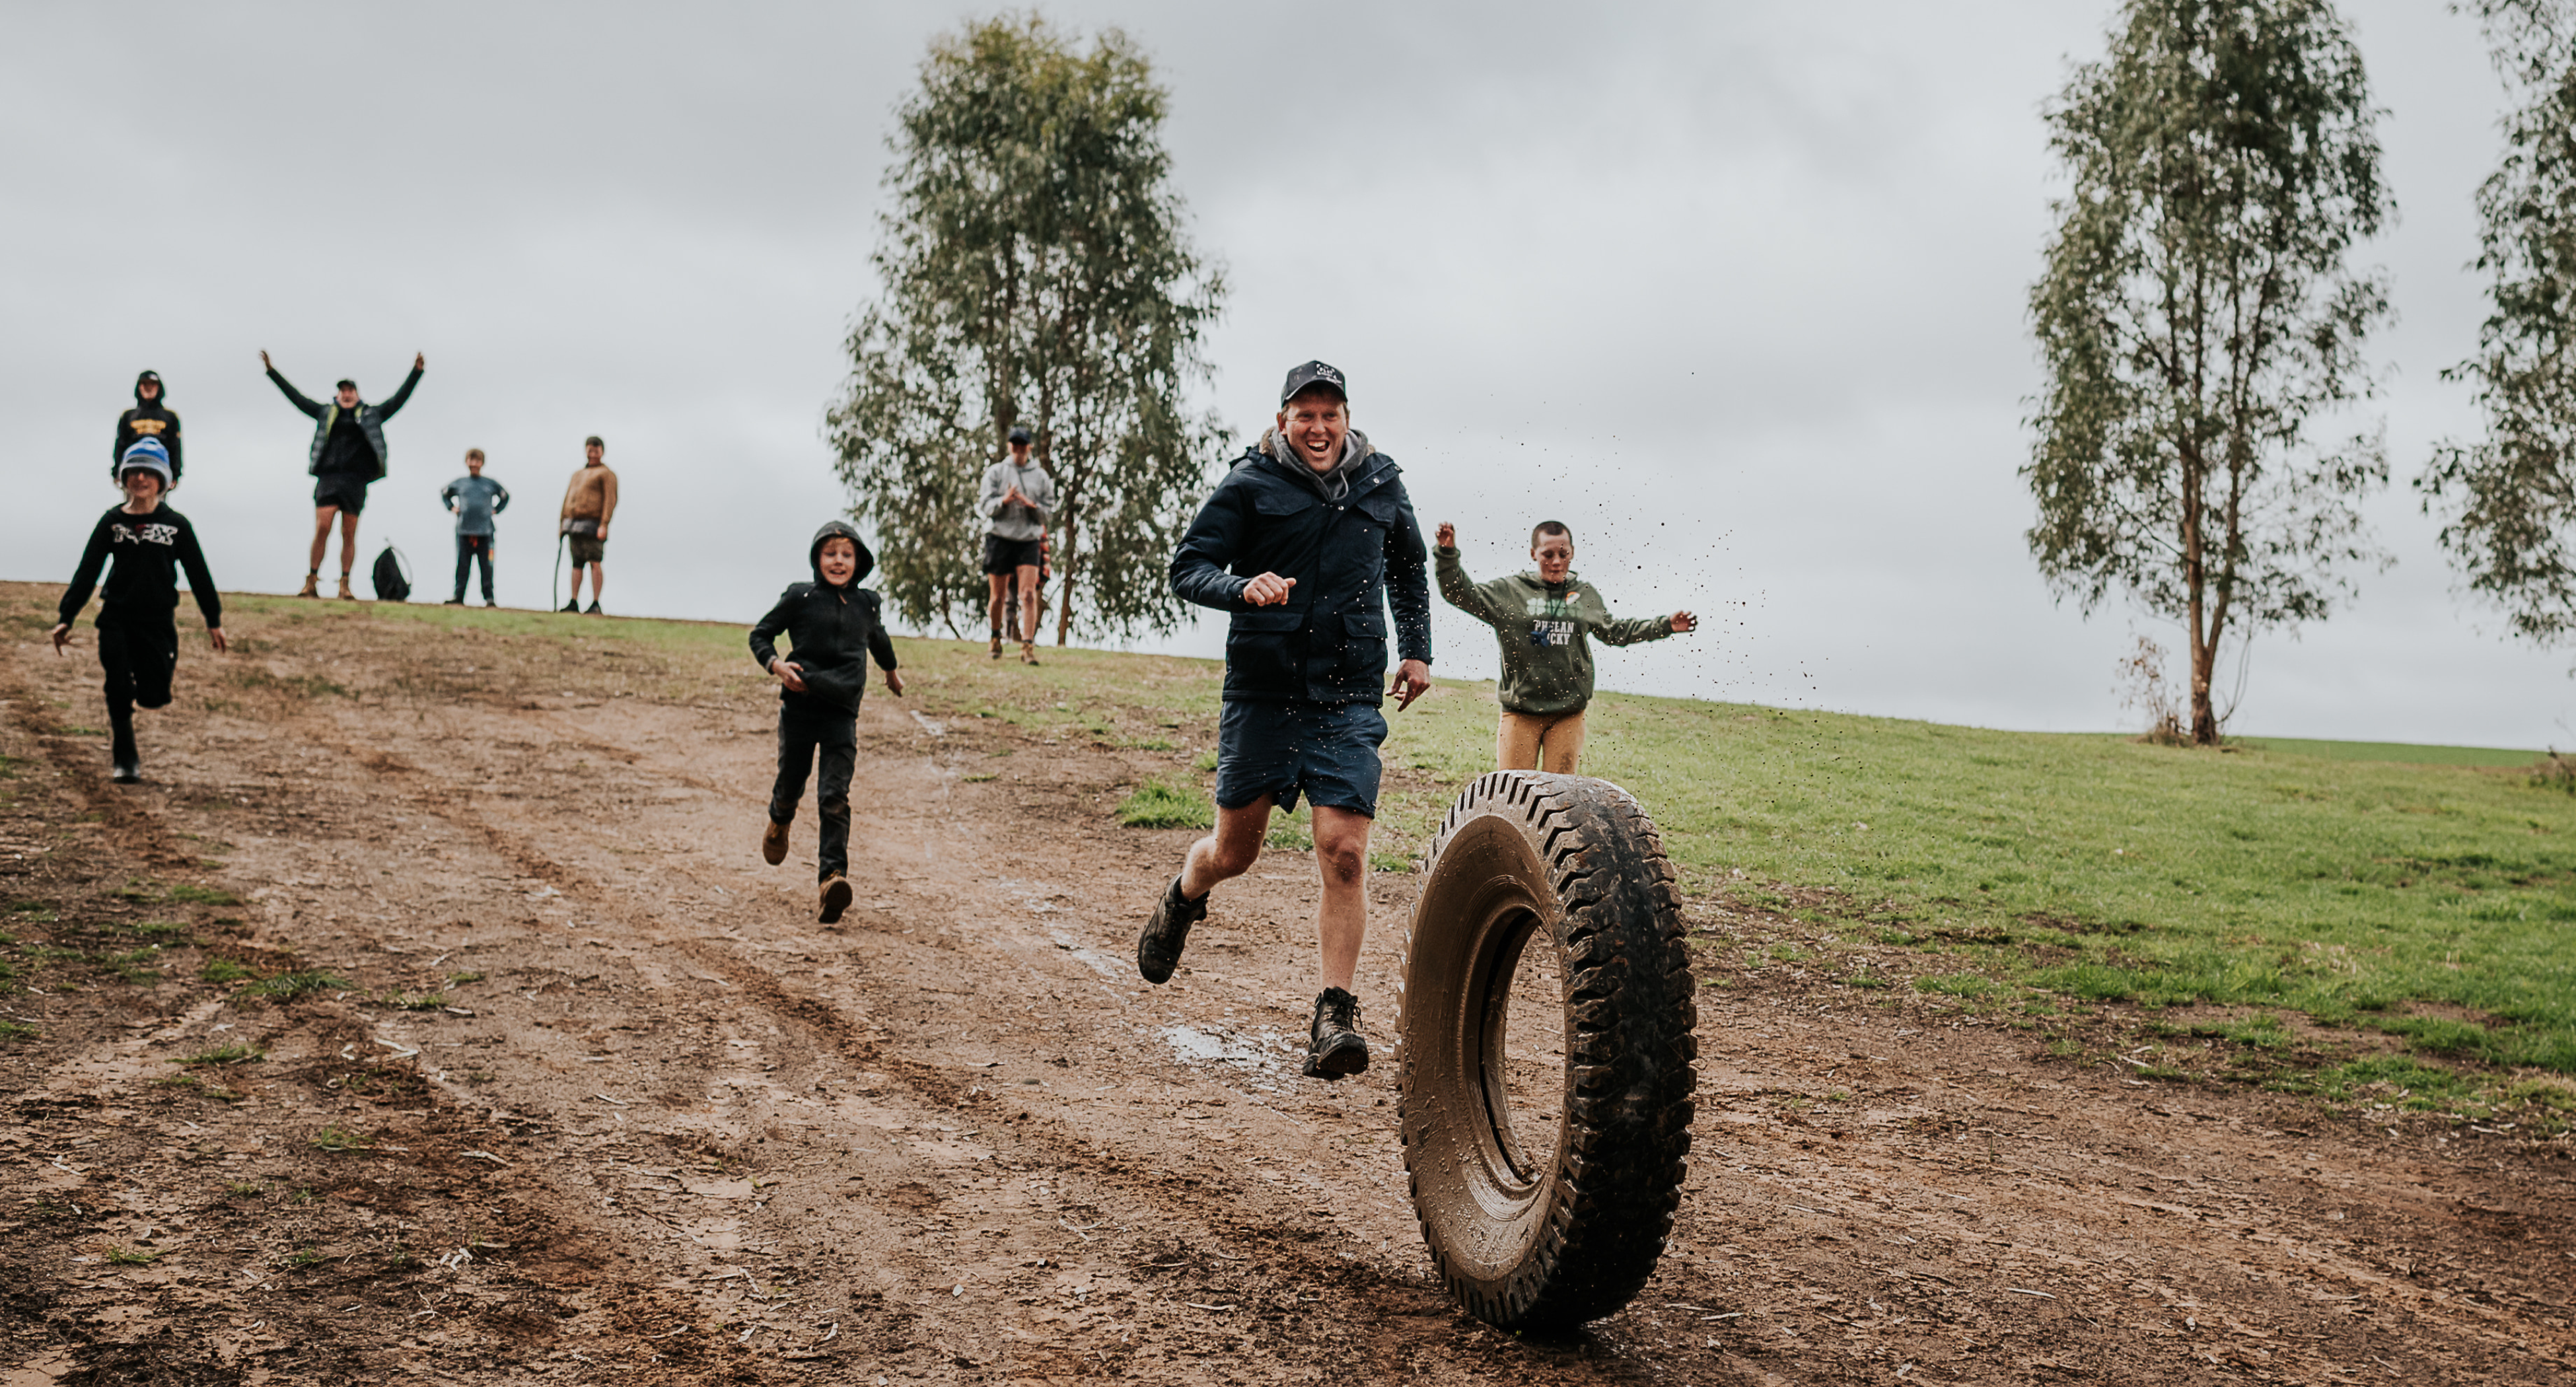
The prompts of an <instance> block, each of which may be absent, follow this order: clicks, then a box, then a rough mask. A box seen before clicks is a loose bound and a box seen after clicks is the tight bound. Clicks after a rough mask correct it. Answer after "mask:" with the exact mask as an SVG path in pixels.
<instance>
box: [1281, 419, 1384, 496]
mask: <svg viewBox="0 0 2576 1387" xmlns="http://www.w3.org/2000/svg"><path fill="white" fill-rule="evenodd" d="M1261 450H1262V451H1263V452H1265V453H1268V454H1269V455H1271V456H1272V457H1274V458H1277V459H1279V460H1280V461H1281V462H1283V463H1285V464H1287V466H1288V468H1289V470H1291V471H1293V472H1295V473H1296V474H1297V475H1298V476H1300V477H1302V478H1304V479H1305V481H1306V485H1308V486H1311V487H1313V488H1315V490H1316V492H1317V494H1319V495H1321V496H1322V497H1323V498H1324V499H1325V500H1327V501H1338V500H1340V499H1342V498H1343V497H1345V496H1348V495H1350V494H1351V474H1352V473H1353V472H1356V471H1358V470H1359V466H1360V464H1361V463H1362V462H1365V461H1367V460H1368V455H1369V452H1370V448H1369V441H1368V435H1367V434H1364V433H1362V432H1360V431H1359V430H1357V429H1353V430H1351V431H1350V432H1349V433H1347V434H1345V435H1343V437H1342V460H1341V461H1339V462H1337V463H1334V464H1333V466H1332V470H1330V471H1328V472H1317V471H1316V470H1315V469H1314V468H1312V467H1309V466H1307V465H1306V459H1305V458H1303V457H1301V456H1299V455H1298V452H1297V450H1296V449H1294V448H1292V447H1289V446H1288V440H1287V439H1285V438H1282V437H1280V436H1279V430H1277V429H1276V428H1268V429H1263V430H1262V431H1261Z"/></svg>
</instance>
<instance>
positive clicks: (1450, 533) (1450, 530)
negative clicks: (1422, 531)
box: [1435, 520, 1458, 549]
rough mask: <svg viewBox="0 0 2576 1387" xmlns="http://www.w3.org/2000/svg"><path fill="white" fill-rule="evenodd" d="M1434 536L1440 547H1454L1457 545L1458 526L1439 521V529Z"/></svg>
mask: <svg viewBox="0 0 2576 1387" xmlns="http://www.w3.org/2000/svg"><path fill="white" fill-rule="evenodd" d="M1435 538H1436V540H1437V542H1438V543H1439V545H1440V547H1441V548H1443V549H1455V548H1457V547H1458V527H1457V526H1455V525H1452V524H1450V523H1449V522H1448V521H1446V520H1443V521H1441V522H1440V530H1439V533H1438V535H1437V536H1436V537H1435Z"/></svg>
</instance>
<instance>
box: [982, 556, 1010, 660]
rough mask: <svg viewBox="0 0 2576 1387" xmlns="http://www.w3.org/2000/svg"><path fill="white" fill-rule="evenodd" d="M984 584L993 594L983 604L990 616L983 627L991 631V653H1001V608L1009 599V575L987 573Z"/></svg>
mask: <svg viewBox="0 0 2576 1387" xmlns="http://www.w3.org/2000/svg"><path fill="white" fill-rule="evenodd" d="M984 584H985V586H986V587H988V588H990V589H991V590H992V594H993V600H992V601H990V602H988V603H986V604H985V607H986V615H988V616H990V617H991V618H992V622H991V624H990V625H989V626H987V627H986V628H985V629H987V630H989V631H991V632H992V633H993V653H994V654H996V655H999V654H1001V653H1002V608H1003V605H1004V604H1005V603H1007V602H1009V601H1010V593H1011V575H1010V574H1007V573H987V574H985V575H984Z"/></svg>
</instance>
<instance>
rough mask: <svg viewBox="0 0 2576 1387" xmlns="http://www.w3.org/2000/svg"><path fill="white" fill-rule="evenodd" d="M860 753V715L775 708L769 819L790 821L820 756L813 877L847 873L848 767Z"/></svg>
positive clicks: (780, 822) (848, 848) (848, 842)
mask: <svg viewBox="0 0 2576 1387" xmlns="http://www.w3.org/2000/svg"><path fill="white" fill-rule="evenodd" d="M858 758H859V720H858V719H857V718H854V717H851V716H850V715H848V714H846V713H835V714H816V713H811V712H807V711H805V710H802V709H799V708H793V707H785V706H782V707H781V708H780V709H779V710H778V783H777V784H776V785H774V786H772V787H771V788H770V791H769V821H770V822H771V823H779V824H783V823H789V822H792V821H793V820H794V819H795V818H796V802H797V801H798V800H801V799H803V798H804V797H805V777H806V774H807V773H808V772H810V771H811V770H812V769H813V767H814V764H815V762H816V761H817V760H818V759H819V760H820V761H821V762H822V766H823V783H822V784H821V785H819V786H817V787H815V795H814V811H815V817H816V818H818V819H820V820H822V824H823V832H822V836H821V838H820V840H819V841H818V842H817V843H816V844H815V857H816V861H815V868H816V870H815V874H814V879H815V880H817V881H829V880H831V879H832V878H834V877H837V876H848V875H849V874H850V771H851V769H852V768H853V767H854V766H855V765H856V764H857V762H858Z"/></svg>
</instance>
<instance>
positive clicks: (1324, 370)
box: [1279, 361, 1351, 405]
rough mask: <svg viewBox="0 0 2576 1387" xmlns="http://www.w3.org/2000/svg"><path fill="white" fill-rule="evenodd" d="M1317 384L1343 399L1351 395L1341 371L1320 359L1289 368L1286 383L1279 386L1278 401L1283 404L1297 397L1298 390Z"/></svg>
mask: <svg viewBox="0 0 2576 1387" xmlns="http://www.w3.org/2000/svg"><path fill="white" fill-rule="evenodd" d="M1318 385H1320V386H1323V387H1324V388H1326V389H1328V390H1330V391H1332V392H1333V393H1334V394H1336V395H1339V396H1341V397H1342V398H1343V399H1344V400H1348V399H1350V397H1351V387H1350V385H1349V383H1347V382H1345V381H1344V380H1343V379H1342V373H1341V371H1340V370H1339V369H1338V368H1336V367H1332V366H1327V365H1325V364H1324V363H1322V362H1320V361H1309V362H1307V363H1306V364H1304V365H1302V366H1296V367H1292V368H1290V370H1289V372H1288V383H1287V384H1286V385H1283V386H1280V387H1279V403H1281V404H1283V405H1284V404H1286V403H1288V402H1289V401H1290V400H1293V399H1295V398H1297V396H1298V393H1299V392H1301V391H1304V390H1307V389H1310V388H1312V387H1314V386H1318Z"/></svg>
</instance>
